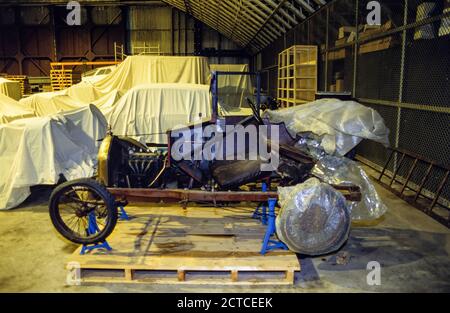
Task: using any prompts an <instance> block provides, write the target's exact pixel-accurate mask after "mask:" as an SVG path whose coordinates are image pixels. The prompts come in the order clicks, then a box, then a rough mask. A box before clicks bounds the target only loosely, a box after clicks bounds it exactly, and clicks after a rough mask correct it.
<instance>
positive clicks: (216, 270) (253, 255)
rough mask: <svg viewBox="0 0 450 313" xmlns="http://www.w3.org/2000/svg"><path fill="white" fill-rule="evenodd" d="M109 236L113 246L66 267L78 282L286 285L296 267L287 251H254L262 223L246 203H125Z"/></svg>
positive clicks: (74, 256) (258, 246)
mask: <svg viewBox="0 0 450 313" xmlns="http://www.w3.org/2000/svg"><path fill="white" fill-rule="evenodd" d="M127 212H128V214H130V215H131V216H133V217H134V218H133V219H132V220H130V221H121V222H119V223H118V225H117V226H116V230H115V231H114V233H113V234H112V235H111V236H110V237H109V239H108V242H109V244H110V246H111V247H112V248H113V250H112V251H109V252H106V251H99V250H97V251H94V252H91V254H86V255H80V254H79V253H80V249H81V248H79V249H77V250H76V251H75V252H74V253H73V254H72V255H71V257H70V258H69V261H68V263H67V269H68V270H69V275H70V276H72V277H73V278H74V281H75V282H77V283H81V284H83V283H152V284H219V285H228V284H231V285H291V284H293V283H294V273H295V271H299V270H300V264H299V262H298V259H297V256H296V255H295V254H294V253H292V252H289V251H283V250H279V251H272V252H269V253H268V254H266V255H265V256H263V255H261V254H260V253H259V250H260V249H261V242H262V238H263V234H264V231H265V227H263V226H262V225H261V224H260V223H259V222H258V221H256V220H254V219H251V218H250V217H251V214H252V209H251V208H241V209H237V208H227V209H225V210H224V209H221V208H205V207H188V208H187V209H183V208H181V207H179V206H164V205H163V206H162V205H161V204H159V205H158V206H156V205H153V206H152V205H148V204H146V205H145V207H143V206H140V207H129V208H127Z"/></svg>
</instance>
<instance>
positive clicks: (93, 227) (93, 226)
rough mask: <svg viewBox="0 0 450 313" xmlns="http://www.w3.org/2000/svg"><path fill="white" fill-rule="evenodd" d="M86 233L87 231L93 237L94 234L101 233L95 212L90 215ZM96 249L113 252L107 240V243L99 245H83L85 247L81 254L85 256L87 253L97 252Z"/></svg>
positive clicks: (82, 248)
mask: <svg viewBox="0 0 450 313" xmlns="http://www.w3.org/2000/svg"><path fill="white" fill-rule="evenodd" d="M86 231H87V233H88V234H89V235H93V234H95V233H96V232H98V231H99V229H98V225H97V219H96V217H95V213H94V212H91V213H89V215H88V228H87V229H86ZM95 249H106V250H108V251H111V250H112V248H111V246H110V245H109V244H108V242H107V241H106V240H105V241H103V242H101V243H97V244H92V245H83V247H81V252H80V254H81V255H84V254H86V253H87V252H90V251H92V250H95Z"/></svg>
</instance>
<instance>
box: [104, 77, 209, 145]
mask: <svg viewBox="0 0 450 313" xmlns="http://www.w3.org/2000/svg"><path fill="white" fill-rule="evenodd" d="M100 109H101V110H102V112H103V113H104V115H105V117H106V119H107V121H108V124H109V125H110V126H111V129H112V131H113V133H115V134H118V135H123V136H130V137H132V138H134V139H136V140H138V141H141V142H143V143H157V144H163V143H165V144H166V143H167V134H166V132H167V131H168V130H171V129H173V128H176V127H177V126H184V125H188V124H190V123H192V122H195V121H199V120H200V119H207V120H209V119H210V118H211V111H212V109H211V100H210V94H209V86H208V85H197V84H146V85H140V86H137V87H134V88H132V89H130V90H129V91H128V92H127V93H126V94H125V95H124V96H123V97H122V98H121V99H120V100H119V101H118V102H117V103H116V104H115V105H114V106H111V107H103V108H100Z"/></svg>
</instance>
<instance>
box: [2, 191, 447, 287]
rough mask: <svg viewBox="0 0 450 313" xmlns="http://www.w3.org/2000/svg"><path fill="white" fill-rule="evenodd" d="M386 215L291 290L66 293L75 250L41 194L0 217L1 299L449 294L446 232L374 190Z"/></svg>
mask: <svg viewBox="0 0 450 313" xmlns="http://www.w3.org/2000/svg"><path fill="white" fill-rule="evenodd" d="M376 188H377V190H378V192H379V193H380V195H381V196H382V198H383V199H384V201H385V203H386V205H387V206H388V207H389V212H388V213H387V214H386V216H385V218H384V220H383V221H382V222H381V223H379V224H378V225H376V226H372V227H353V228H352V232H351V236H350V239H349V241H348V242H347V244H346V245H345V246H344V247H343V248H342V250H341V251H340V252H339V254H341V253H343V252H346V253H348V256H349V262H348V263H347V264H345V265H336V255H337V254H338V253H334V254H332V255H329V256H325V257H318V258H304V257H299V260H300V262H301V267H302V271H301V272H300V273H298V274H297V276H296V284H295V286H289V287H272V288H268V287H225V286H174V285H168V286H164V285H157V286H152V285H121V284H107V285H91V286H67V285H66V284H65V281H66V271H65V269H64V262H65V261H66V258H67V257H68V256H69V255H70V254H71V253H72V252H73V251H74V250H75V249H76V248H77V247H76V246H75V245H73V244H70V243H68V242H66V241H64V240H62V239H61V237H59V236H58V234H57V233H56V231H55V230H54V228H53V226H52V224H51V221H50V218H49V216H48V212H47V199H48V191H47V192H41V193H40V194H39V193H34V194H33V195H32V198H31V199H29V200H27V202H26V203H24V204H23V205H22V206H21V207H20V208H18V209H15V210H12V211H7V212H0V251H1V252H0V254H1V255H0V291H1V292H249V291H250V292H449V291H450V257H449V253H450V230H449V229H447V228H446V227H444V226H442V225H440V224H439V223H437V222H435V221H434V220H433V219H431V218H430V217H428V216H426V215H425V214H423V213H421V212H420V211H418V210H417V209H415V208H413V207H411V206H410V205H408V204H407V203H405V202H404V201H402V200H401V199H399V198H397V197H396V196H394V195H393V194H391V193H390V192H388V191H386V190H385V189H383V188H382V187H379V186H378V185H376ZM370 261H378V262H379V263H380V264H381V285H380V286H369V285H367V283H366V276H367V274H368V272H369V271H368V270H366V266H367V263H368V262H370Z"/></svg>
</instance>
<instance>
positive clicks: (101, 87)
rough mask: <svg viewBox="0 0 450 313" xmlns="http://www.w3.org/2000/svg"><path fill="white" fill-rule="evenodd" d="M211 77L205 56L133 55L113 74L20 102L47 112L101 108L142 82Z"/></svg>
mask: <svg viewBox="0 0 450 313" xmlns="http://www.w3.org/2000/svg"><path fill="white" fill-rule="evenodd" d="M209 80H210V69H209V65H208V59H207V58H204V57H176V56H175V57H174V56H170V57H169V56H130V57H127V58H126V59H125V61H123V62H122V63H121V64H119V65H118V67H117V69H116V70H114V71H113V72H112V73H111V74H110V75H108V76H106V77H105V78H104V79H102V80H100V81H98V82H96V83H94V84H90V83H87V82H81V83H79V84H76V85H73V86H72V87H70V88H67V89H64V90H61V91H57V92H46V93H39V94H36V95H32V96H30V97H28V98H25V99H22V100H21V101H20V103H21V104H22V105H23V106H24V107H26V108H29V109H31V110H33V111H35V112H36V115H37V116H48V115H51V114H55V113H58V112H64V111H67V110H73V109H77V108H81V107H84V106H87V105H88V104H95V105H96V106H97V107H98V108H99V109H100V110H101V111H104V110H107V109H108V107H110V106H113V105H114V104H115V103H116V102H117V101H118V100H119V98H120V97H121V96H122V95H123V94H125V93H126V92H127V91H128V90H130V89H131V88H133V87H135V86H138V85H142V84H156V83H180V84H205V85H208V84H209Z"/></svg>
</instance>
